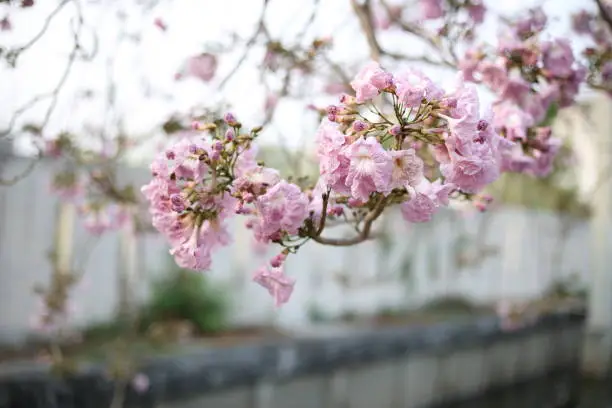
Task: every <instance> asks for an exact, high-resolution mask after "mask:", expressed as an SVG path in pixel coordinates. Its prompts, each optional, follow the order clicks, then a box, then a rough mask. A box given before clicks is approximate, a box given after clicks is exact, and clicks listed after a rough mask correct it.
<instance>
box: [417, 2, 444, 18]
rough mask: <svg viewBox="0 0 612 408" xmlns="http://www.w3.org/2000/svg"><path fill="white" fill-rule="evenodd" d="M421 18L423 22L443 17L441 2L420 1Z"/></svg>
mask: <svg viewBox="0 0 612 408" xmlns="http://www.w3.org/2000/svg"><path fill="white" fill-rule="evenodd" d="M419 4H420V6H421V16H422V17H423V18H424V19H425V20H434V19H436V18H440V17H442V16H443V15H444V10H443V9H442V0H420V1H419Z"/></svg>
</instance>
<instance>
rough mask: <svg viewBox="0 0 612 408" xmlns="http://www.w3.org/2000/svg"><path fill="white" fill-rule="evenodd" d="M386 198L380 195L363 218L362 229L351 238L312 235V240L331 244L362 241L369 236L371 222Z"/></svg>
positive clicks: (352, 243) (378, 213)
mask: <svg viewBox="0 0 612 408" xmlns="http://www.w3.org/2000/svg"><path fill="white" fill-rule="evenodd" d="M386 203H387V200H386V198H385V197H381V199H380V200H379V201H378V203H377V204H376V205H375V206H374V208H373V209H372V210H370V212H368V214H367V215H366V216H365V218H364V219H363V221H364V224H363V229H362V230H361V233H360V234H359V235H356V236H354V237H352V238H325V237H322V236H319V235H313V236H312V237H311V238H312V239H313V241H315V242H318V243H319V244H323V245H331V246H352V245H356V244H359V243H361V242H364V241H366V240H368V239H369V238H371V236H370V231H371V230H372V224H373V223H374V221H376V220H377V219H378V217H380V215H381V214H382V213H383V211H384V209H385V207H386Z"/></svg>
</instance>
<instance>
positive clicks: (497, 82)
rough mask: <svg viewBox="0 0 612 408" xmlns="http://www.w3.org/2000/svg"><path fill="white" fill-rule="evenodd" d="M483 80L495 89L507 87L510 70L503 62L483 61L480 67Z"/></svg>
mask: <svg viewBox="0 0 612 408" xmlns="http://www.w3.org/2000/svg"><path fill="white" fill-rule="evenodd" d="M479 70H480V74H481V75H482V82H483V83H484V84H485V85H487V86H488V87H489V88H491V89H492V90H493V91H496V92H497V91H499V90H503V89H505V88H506V84H507V83H508V71H507V70H506V67H504V66H503V65H502V64H501V63H495V62H490V61H483V62H482V63H481V64H480V67H479Z"/></svg>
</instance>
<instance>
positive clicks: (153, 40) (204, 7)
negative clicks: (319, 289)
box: [0, 0, 586, 145]
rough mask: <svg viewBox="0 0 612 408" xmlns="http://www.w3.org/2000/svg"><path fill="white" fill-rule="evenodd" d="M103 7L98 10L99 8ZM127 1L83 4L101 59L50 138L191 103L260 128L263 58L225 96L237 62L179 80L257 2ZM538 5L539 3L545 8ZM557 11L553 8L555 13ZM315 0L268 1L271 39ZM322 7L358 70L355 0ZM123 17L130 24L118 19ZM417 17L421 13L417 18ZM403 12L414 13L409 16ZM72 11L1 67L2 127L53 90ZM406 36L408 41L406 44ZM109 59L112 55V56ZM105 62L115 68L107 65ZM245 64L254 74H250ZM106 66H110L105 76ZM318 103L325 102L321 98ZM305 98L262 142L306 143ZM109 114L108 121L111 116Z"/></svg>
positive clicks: (6, 40) (413, 47)
mask: <svg viewBox="0 0 612 408" xmlns="http://www.w3.org/2000/svg"><path fill="white" fill-rule="evenodd" d="M585 2H586V0H549V1H547V2H545V4H544V7H545V9H546V10H547V11H548V12H550V13H551V15H552V16H553V17H554V18H555V19H558V18H559V17H560V16H567V15H568V14H569V12H571V11H574V10H577V9H578V7H579V6H580V5H581V4H585ZM98 3H100V4H102V5H100V4H98ZM131 3H133V2H132V1H128V0H121V1H117V0H116V1H110V0H108V1H97V2H92V1H85V0H82V4H83V11H84V16H85V22H86V24H87V28H86V30H85V31H84V35H83V37H82V38H83V40H82V41H83V43H84V44H85V46H86V47H91V44H92V36H91V34H90V33H91V31H95V32H97V33H98V38H99V41H98V53H97V55H96V57H95V59H94V60H93V61H92V62H90V63H78V64H76V65H75V66H74V68H73V70H72V72H71V74H70V77H69V79H68V81H67V83H66V86H65V87H64V88H63V89H62V93H61V95H60V98H59V100H58V105H57V107H56V109H55V110H54V112H53V116H52V117H51V120H50V121H49V126H48V128H47V134H48V135H54V134H57V133H58V132H59V131H63V130H72V131H78V130H82V129H83V128H84V126H85V125H93V126H96V127H100V126H104V123H105V121H107V122H108V123H110V122H112V121H113V120H116V119H117V118H118V117H121V118H122V120H123V122H124V124H125V127H126V129H127V130H128V131H129V133H130V134H134V135H137V136H138V135H144V134H148V133H150V132H151V131H152V130H153V128H154V126H156V125H158V124H159V123H160V122H161V121H162V120H163V119H164V118H166V117H167V116H168V115H169V114H170V113H171V112H175V111H185V110H187V109H189V108H191V107H193V106H197V105H201V106H211V105H213V104H215V103H216V101H218V100H220V99H221V98H223V99H227V100H229V101H230V102H231V103H232V105H234V107H233V111H234V112H235V113H236V114H237V115H238V116H240V118H241V119H242V120H243V121H244V122H245V123H247V124H249V125H252V126H255V125H256V124H258V122H259V121H261V118H262V111H263V103H264V97H265V92H264V91H263V88H262V87H261V84H260V80H259V77H258V73H257V70H256V69H254V68H253V67H254V66H256V64H257V61H259V60H260V59H261V54H257V53H254V55H253V56H252V58H251V59H250V60H249V61H248V63H247V64H245V69H243V70H242V71H241V72H240V75H238V76H236V77H235V79H234V80H233V81H232V82H230V84H229V86H228V87H227V88H226V90H225V91H224V93H223V94H222V95H220V94H219V93H216V92H215V91H214V88H215V85H216V84H217V83H218V80H219V78H221V77H223V76H224V73H226V72H227V71H228V70H229V69H231V67H232V66H233V64H234V62H235V60H236V58H237V55H236V54H230V55H223V56H222V57H221V58H220V65H219V74H218V76H217V79H216V80H213V82H212V83H210V84H204V83H201V82H199V81H197V80H192V79H190V80H185V81H180V82H177V81H175V80H174V74H175V72H176V71H177V69H178V68H179V67H180V65H181V63H182V62H183V61H184V59H185V58H186V57H187V56H189V55H193V54H196V53H199V52H201V51H202V50H203V49H204V48H205V47H211V46H214V45H215V43H218V42H221V43H226V44H227V43H229V40H230V33H232V32H237V33H238V34H239V35H240V36H241V37H242V38H246V37H248V36H249V35H250V34H251V33H252V32H253V29H254V24H255V22H256V21H257V18H258V16H259V11H260V9H261V2H260V1H256V0H224V1H221V2H219V1H215V0H181V1H178V0H175V1H170V0H161V1H160V2H159V4H158V5H157V6H156V7H154V8H152V9H150V10H146V12H145V13H143V12H142V7H135V6H130V4H131ZM486 3H487V5H489V6H490V7H491V8H492V9H493V10H494V12H496V13H501V14H511V13H514V12H517V11H518V10H520V9H521V8H524V7H528V6H531V5H533V4H535V3H537V1H536V0H507V1H503V2H499V1H493V2H491V1H487V2H486ZM539 3H541V0H540V2H539ZM56 4H57V2H56V1H51V0H45V1H38V2H37V4H36V6H35V7H34V8H32V9H28V10H19V9H9V8H8V6H5V5H3V6H0V18H2V16H3V15H4V14H5V13H9V15H10V18H11V20H12V23H13V27H14V29H13V30H12V31H11V32H0V44H2V45H19V44H23V43H24V42H26V41H27V40H28V39H30V38H31V37H32V36H33V35H34V34H35V33H36V32H37V31H38V30H39V29H40V27H41V26H42V24H43V22H44V18H45V17H46V16H47V15H48V14H49V13H50V12H51V11H52V10H53V9H54V8H55V5H56ZM553 4H554V6H553ZM311 5H312V0H293V1H286V0H285V1H281V0H271V2H270V7H269V9H268V12H267V22H268V23H269V27H270V29H271V34H272V36H273V37H277V36H281V37H282V38H288V39H291V38H293V37H294V35H293V34H295V33H296V32H298V31H299V30H300V28H301V27H302V26H303V25H304V23H305V21H306V20H307V19H308V17H309V10H310V7H311ZM320 7H321V9H320V11H319V13H318V14H317V18H316V19H315V24H314V26H313V29H312V30H311V31H310V32H309V33H308V34H307V37H312V36H317V35H318V36H322V35H333V36H334V38H335V43H336V46H335V52H334V54H333V56H334V58H335V60H337V61H350V62H351V63H353V65H359V64H361V63H365V62H366V61H367V55H368V53H367V49H366V47H365V42H364V40H363V37H362V36H361V35H360V32H359V31H358V28H357V21H356V20H355V18H353V15H352V14H351V9H350V2H349V0H322V1H321V6H320ZM119 11H123V13H124V15H125V18H124V19H123V20H121V19H120V18H118V14H117V13H118V12H119ZM416 12H417V10H416V9H415V13H416ZM405 15H410V9H408V10H407V12H406V14H405ZM73 16H74V9H73V8H72V6H71V5H68V6H67V7H66V8H65V9H64V10H63V11H62V12H61V13H60V14H58V16H57V18H56V19H54V20H53V22H52V24H51V26H50V27H49V30H48V31H47V33H46V34H45V35H44V37H43V38H42V39H41V40H40V41H39V42H38V43H37V44H36V45H35V46H34V47H33V48H32V49H30V50H28V51H27V52H26V53H24V55H23V56H22V58H20V60H19V63H18V68H17V69H8V68H5V67H2V68H1V69H2V73H1V74H0V106H1V107H2V109H0V129H3V128H5V126H6V124H7V122H8V120H9V118H10V116H11V115H12V112H14V111H15V109H17V108H18V107H19V106H21V105H22V104H24V103H25V102H27V101H28V100H30V99H31V98H32V97H33V96H34V95H37V94H39V93H42V92H46V91H49V90H51V89H53V88H54V86H55V84H56V83H57V81H58V79H59V78H60V77H61V75H62V72H63V69H64V66H65V64H66V59H67V55H68V54H69V52H70V49H71V46H72V40H71V32H70V25H69V23H70V19H71V18H72V17H73ZM157 17H161V18H162V19H163V20H164V21H165V22H166V23H167V25H168V30H167V31H166V32H162V31H161V30H159V29H158V28H157V27H155V26H154V24H153V21H154V19H155V18H157ZM565 23H566V22H565V21H560V22H557V23H555V27H554V29H553V32H554V33H562V34H566V33H567V26H566V24H565ZM496 30H497V27H495V26H491V25H489V26H486V27H484V28H483V30H482V35H484V36H486V38H494V37H495V33H496ZM121 33H128V34H129V35H133V36H138V37H139V38H140V41H138V42H135V41H129V40H128V41H121V42H119V41H118V38H119V37H120V35H121ZM395 38H397V37H394V35H393V33H392V32H391V33H385V34H384V37H382V38H381V41H386V43H387V44H392V45H391V46H397V47H401V48H403V49H404V48H405V49H406V50H410V52H414V53H415V54H418V52H419V44H418V43H412V42H411V43H406V44H403V43H401V42H400V41H399V40H395ZM404 38H405V37H404ZM111 57H112V58H111ZM109 61H111V62H112V64H111V65H109ZM249 66H250V67H251V68H250V69H249ZM109 67H111V68H110V69H109ZM111 72H112V75H113V76H114V80H115V83H116V84H117V93H116V105H115V106H116V108H115V112H108V109H107V107H106V106H107V105H106V99H105V98H106V96H105V93H106V89H107V84H108V78H109V73H111ZM427 73H428V74H430V75H431V76H432V77H434V78H436V79H439V80H443V81H445V82H446V83H449V82H450V81H451V80H452V79H453V78H454V75H453V74H452V73H448V72H440V71H437V70H431V69H428V70H427ZM84 89H89V90H92V91H93V92H94V97H92V98H90V99H87V100H84V99H83V98H80V97H79V96H78V95H79V92H81V91H83V90H84ZM315 101H321V99H320V98H318V99H315ZM307 102H309V101H303V100H302V101H294V102H291V101H289V102H287V103H285V104H283V105H281V106H280V107H279V109H278V111H277V116H276V120H275V124H274V126H273V127H272V128H271V129H269V130H268V132H267V133H266V135H265V138H264V141H266V142H274V141H276V140H278V139H277V138H278V137H279V136H282V137H284V139H285V140H286V142H287V143H288V144H290V145H297V141H299V140H301V139H302V138H303V137H310V136H311V135H312V132H313V131H314V129H315V126H316V123H315V122H314V121H313V116H312V115H311V114H308V113H305V111H304V105H305V103H307ZM45 111H46V105H44V104H41V105H39V106H38V107H37V108H35V109H31V110H30V111H28V112H27V114H25V115H24V116H23V118H24V121H28V120H30V121H32V120H36V119H39V120H40V118H41V117H43V116H44V114H45ZM105 113H107V114H105Z"/></svg>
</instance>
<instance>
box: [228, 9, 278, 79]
mask: <svg viewBox="0 0 612 408" xmlns="http://www.w3.org/2000/svg"><path fill="white" fill-rule="evenodd" d="M262 7H263V8H262V10H261V14H260V16H259V20H258V21H257V27H256V28H255V32H254V33H253V35H252V36H251V37H250V38H249V39H248V40H247V42H246V44H245V47H244V52H243V53H242V55H241V56H240V58H239V59H238V62H237V63H236V65H234V67H233V68H232V69H231V71H230V72H229V73H228V74H227V75H226V76H225V78H223V79H222V80H221V82H220V83H219V87H218V89H219V90H221V89H223V87H225V85H226V84H227V82H228V81H229V80H230V79H231V78H232V77H233V76H234V75H235V74H236V72H238V70H239V69H240V67H241V66H242V64H244V62H245V61H246V59H247V57H248V55H249V52H250V51H251V47H252V46H253V45H254V44H255V41H257V37H259V35H260V34H261V33H264V32H266V27H265V23H264V20H265V17H266V9H267V8H268V0H264V3H263V6H262Z"/></svg>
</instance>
